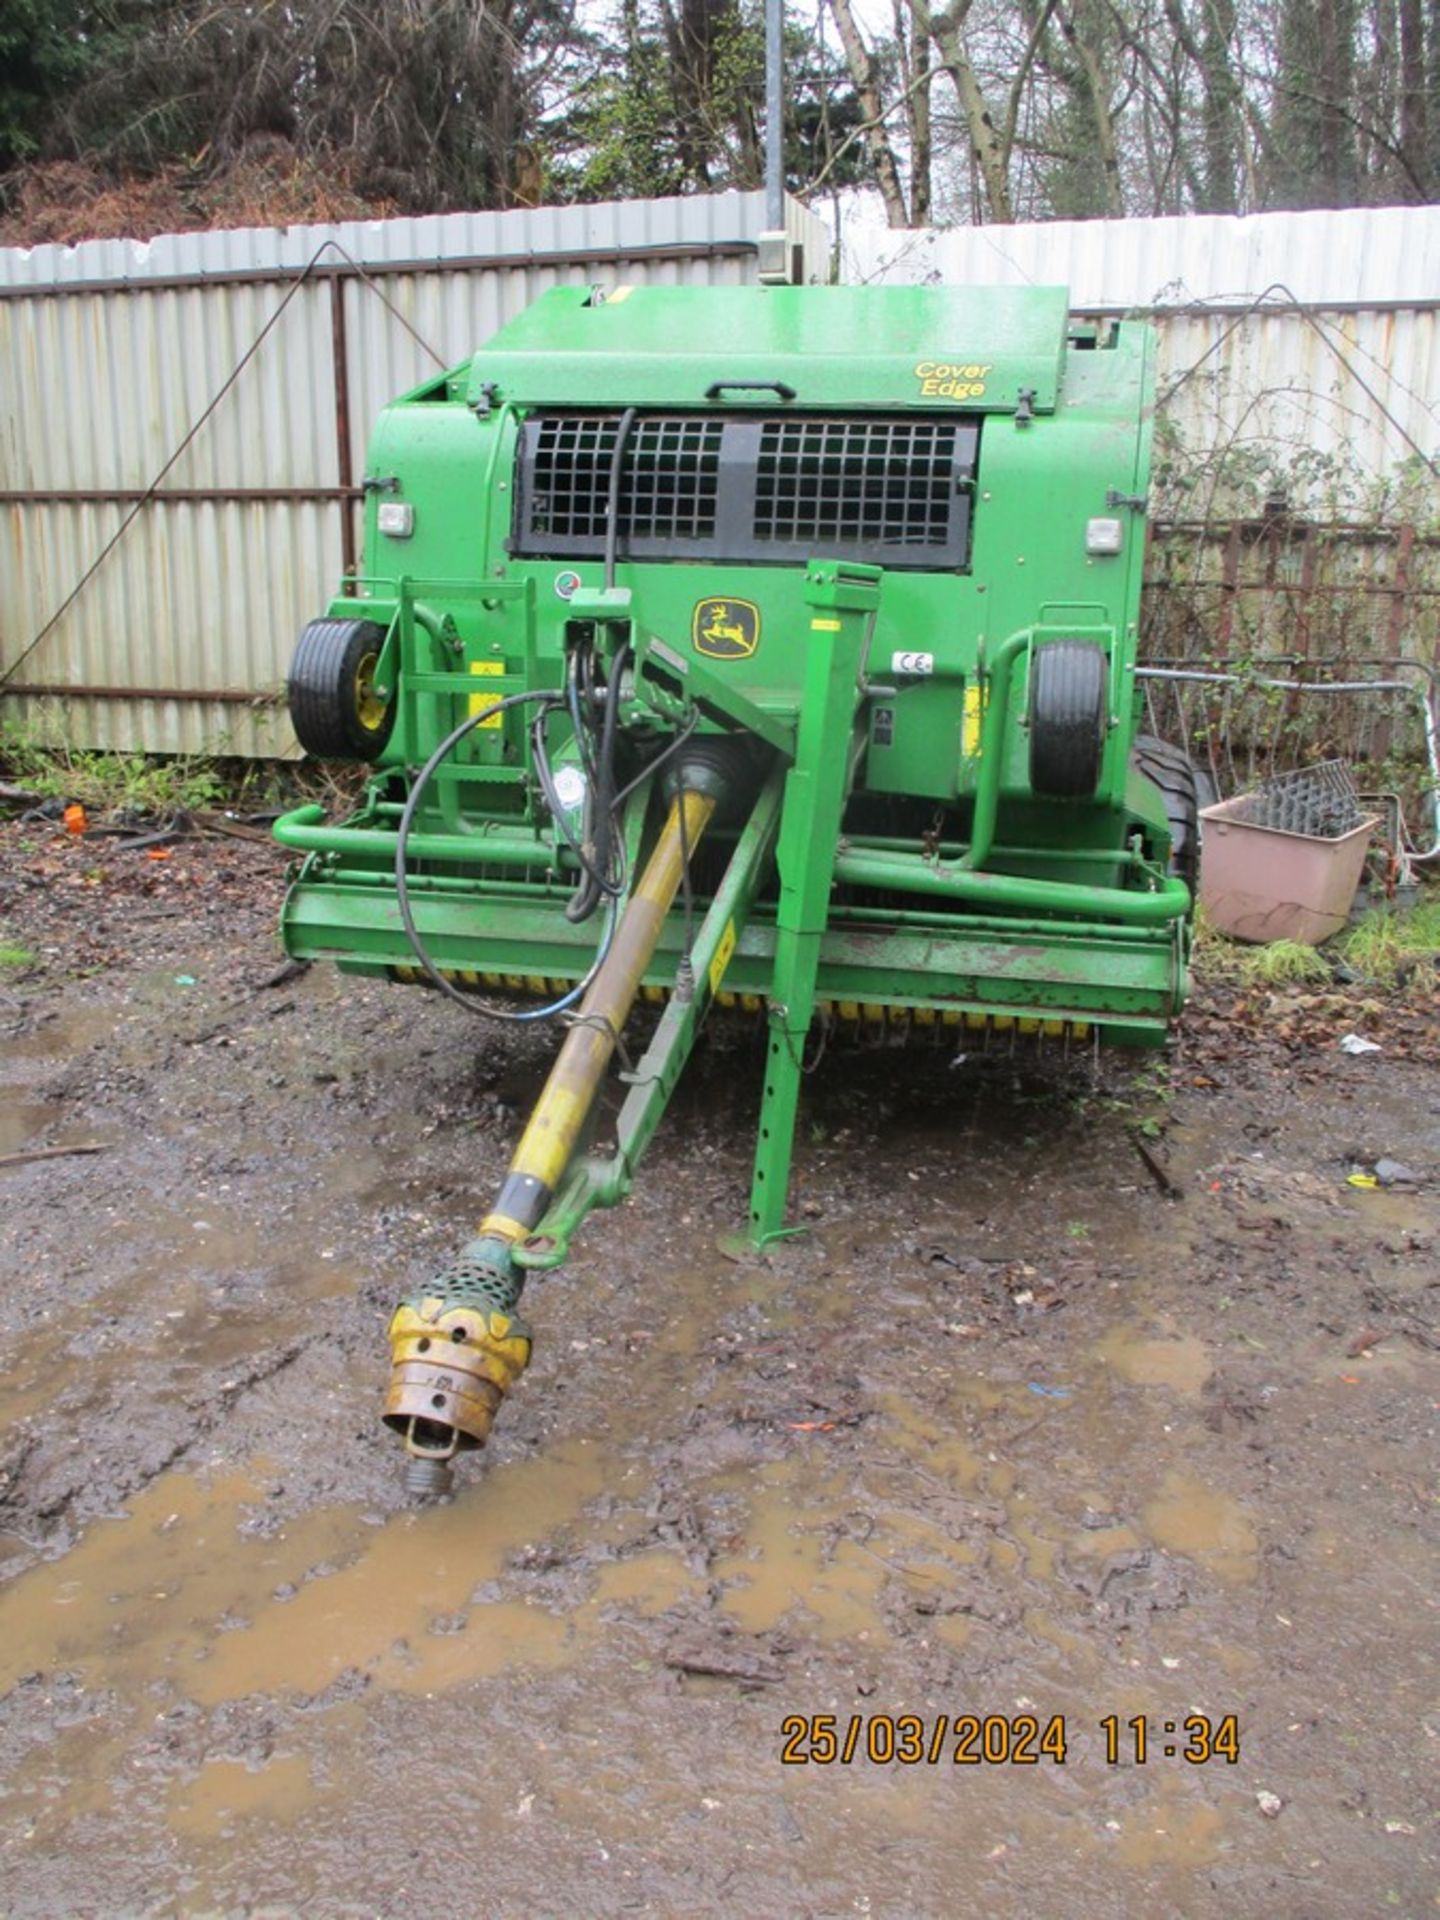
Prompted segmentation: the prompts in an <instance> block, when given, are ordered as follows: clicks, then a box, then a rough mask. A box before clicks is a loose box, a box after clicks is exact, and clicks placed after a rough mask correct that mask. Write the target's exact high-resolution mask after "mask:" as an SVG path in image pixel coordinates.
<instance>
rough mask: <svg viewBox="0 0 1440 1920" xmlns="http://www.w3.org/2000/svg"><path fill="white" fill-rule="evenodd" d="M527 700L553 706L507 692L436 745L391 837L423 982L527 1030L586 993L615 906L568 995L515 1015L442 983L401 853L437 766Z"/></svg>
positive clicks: (608, 937)
mask: <svg viewBox="0 0 1440 1920" xmlns="http://www.w3.org/2000/svg"><path fill="white" fill-rule="evenodd" d="M532 700H544V701H546V702H549V703H551V704H553V703H554V700H555V695H554V692H553V691H552V690H551V689H550V688H548V687H536V688H528V689H526V690H525V691H523V692H520V693H507V694H506V695H505V696H504V698H503V699H501V700H494V701H492V702H491V703H490V704H489V706H485V707H481V708H480V710H479V712H478V713H472V714H469V715H467V717H466V718H465V719H464V720H462V721H461V722H460V725H459V726H458V727H456V728H454V729H453V731H452V732H450V733H447V734H446V736H445V738H444V739H443V740H442V741H441V742H440V744H439V746H438V747H436V749H435V751H434V752H433V753H432V754H431V756H430V758H429V759H428V760H427V761H426V762H425V764H424V766H423V767H422V768H421V769H420V771H419V773H417V774H416V776H415V779H414V783H413V784H412V786H411V788H410V796H409V798H408V799H407V800H406V802H405V810H404V812H403V813H402V814H401V816H400V826H399V830H398V832H397V834H396V838H395V895H396V899H397V900H398V902H399V905H400V924H401V926H402V927H404V929H405V938H406V939H407V940H408V941H409V943H410V949H411V951H412V953H413V954H414V955H415V958H416V959H417V960H418V961H419V962H420V965H421V967H422V968H423V969H424V972H425V976H426V978H427V979H428V980H429V981H430V983H431V985H432V986H436V987H438V988H439V989H440V991H441V992H442V993H444V994H447V995H448V996H449V997H450V999H452V1000H454V1001H456V1002H457V1003H458V1004H459V1005H460V1006H462V1007H464V1008H465V1010H466V1011H467V1012H468V1013H473V1014H476V1015H478V1016H479V1017H480V1018H482V1019H489V1020H508V1021H510V1022H512V1023H513V1024H515V1025H518V1026H529V1025H532V1024H533V1023H534V1022H535V1021H537V1020H550V1019H553V1018H554V1016H555V1015H556V1014H559V1013H563V1012H564V1011H565V1010H566V1008H567V1007H573V1006H574V1004H575V1002H576V1001H577V1000H578V999H580V997H581V996H582V995H583V994H584V993H585V991H586V990H587V988H588V987H589V986H590V984H591V982H592V981H593V980H594V978H595V976H596V974H597V973H599V971H600V969H601V967H602V966H603V965H604V964H605V958H606V956H607V954H608V953H609V951H610V945H611V942H612V941H613V940H614V938H615V926H616V921H617V919H618V917H619V907H618V904H617V902H616V901H614V900H611V902H610V912H609V916H608V918H607V920H606V923H605V931H604V933H603V934H602V935H601V939H600V947H599V951H598V952H597V953H596V955H595V959H594V962H593V963H592V965H591V967H590V970H589V972H588V973H587V974H586V975H585V977H584V979H583V980H581V981H579V982H577V984H576V985H575V986H573V987H572V988H571V989H570V991H569V992H568V993H567V994H565V995H563V996H562V997H561V998H560V999H559V1000H554V1001H552V1002H551V1003H550V1004H549V1005H548V1006H544V1007H529V1008H526V1009H525V1010H524V1011H523V1012H520V1013H514V1012H511V1011H510V1010H509V1009H507V1008H504V1007H496V1006H492V1005H491V1004H490V1003H489V1002H488V1001H486V1000H477V999H476V998H475V997H474V995H472V994H468V993H461V991H460V989H459V988H458V987H456V986H455V985H454V984H453V983H452V982H451V981H449V980H447V979H446V978H445V976H444V974H443V973H441V971H440V969H439V968H438V967H437V966H436V965H435V962H434V961H433V960H432V959H431V957H430V955H429V953H428V952H427V951H426V949H425V945H424V942H423V941H422V940H421V938H420V934H419V930H418V929H417V927H416V925H415V915H414V912H413V910H412V908H411V905H410V888H409V883H408V882H407V880H406V877H405V849H406V846H407V844H408V842H409V839H410V829H411V827H412V826H413V825H414V821H415V815H416V812H417V810H418V809H419V805H420V801H421V798H422V796H423V795H424V792H425V789H426V788H427V787H428V786H429V784H430V782H431V780H432V779H433V778H434V775H435V769H436V768H437V767H438V766H439V765H440V762H441V761H442V760H444V759H445V757H446V756H447V755H448V754H449V753H451V752H453V751H454V749H455V748H456V747H457V746H458V745H459V743H460V742H461V741H462V740H463V739H464V738H465V736H466V734H467V733H471V732H473V731H474V729H475V728H476V727H478V726H479V725H480V724H481V722H482V721H485V720H489V719H491V718H493V717H494V715H495V714H497V713H503V712H505V710H506V709H507V708H509V707H518V706H521V705H523V704H524V703H526V702H528V701H532Z"/></svg>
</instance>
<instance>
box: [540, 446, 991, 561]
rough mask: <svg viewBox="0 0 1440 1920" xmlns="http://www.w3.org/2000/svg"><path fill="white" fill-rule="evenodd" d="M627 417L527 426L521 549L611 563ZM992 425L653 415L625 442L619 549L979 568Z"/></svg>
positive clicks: (667, 555)
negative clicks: (616, 467) (978, 484)
mask: <svg viewBox="0 0 1440 1920" xmlns="http://www.w3.org/2000/svg"><path fill="white" fill-rule="evenodd" d="M619 430H620V415H619V413H618V412H606V413H580V412H575V413H540V414H535V415H532V416H531V418H530V419H528V420H526V421H525V422H524V424H523V425H522V427H521V430H520V450H519V451H520V460H519V486H518V488H517V492H516V507H515V522H514V529H513V535H512V539H511V543H510V544H511V550H512V551H513V552H515V553H518V554H531V555H543V556H545V557H548V558H556V559H561V558H566V559H569V558H573V559H598V558H599V557H600V555H601V553H602V552H603V551H604V545H605V514H606V505H607V501H608V497H609V490H610V462H611V459H612V458H613V456H614V452H615V439H616V435H617V434H618V432H619ZM979 446H980V423H979V421H978V420H975V419H973V418H967V417H966V416H965V415H963V414H959V415H953V416H949V417H944V418H936V417H933V416H928V415H927V416H918V417H917V416H915V415H900V416H894V415H892V416H890V417H888V418H886V417H885V416H883V415H860V416H855V415H850V416H840V415H823V414H818V415H817V414H809V415H794V414H791V415H785V416H783V417H782V416H777V415H775V414H773V413H768V412H766V413H762V412H760V411H759V410H758V409H756V410H755V411H753V412H752V411H748V410H736V411H735V412H732V413H708V414H671V415H664V414H650V415H640V416H639V417H638V418H637V419H636V420H635V422H634V424H633V425H632V427H631V430H630V434H629V437H628V438H627V440H626V443H625V453H624V458H623V462H622V470H621V484H620V511H619V516H618V519H619V551H620V553H621V554H622V555H629V556H631V557H632V558H635V559H647V560H648V559H662V560H672V559H673V560H685V559H709V560H749V561H761V562H764V561H770V562H777V561H794V560H806V559H809V558H811V557H833V558H836V559H853V560H868V561H873V562H875V563H877V564H879V565H883V566H891V567H930V568H960V569H963V568H965V567H967V566H968V565H969V563H970V520H971V493H972V491H973V485H974V479H975V469H976V462H977V459H978V457H979Z"/></svg>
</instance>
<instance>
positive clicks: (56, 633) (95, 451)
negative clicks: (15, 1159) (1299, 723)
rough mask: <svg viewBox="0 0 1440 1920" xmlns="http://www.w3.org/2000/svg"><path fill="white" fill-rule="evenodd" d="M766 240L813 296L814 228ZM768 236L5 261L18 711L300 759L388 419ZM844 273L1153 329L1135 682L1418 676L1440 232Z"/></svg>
mask: <svg viewBox="0 0 1440 1920" xmlns="http://www.w3.org/2000/svg"><path fill="white" fill-rule="evenodd" d="M788 218H789V221H790V225H791V233H792V238H793V239H794V240H795V242H796V243H797V244H799V245H800V246H801V247H802V249H803V251H804V259H805V271H806V276H807V277H809V278H823V277H825V274H826V271H827V266H828V247H829V235H828V233H827V231H826V229H825V228H824V227H823V226H822V225H821V224H820V222H819V221H818V220H816V219H814V218H813V217H812V216H810V215H809V214H807V213H805V212H804V211H803V210H802V209H799V208H797V207H792V208H791V209H790V212H789V215H788ZM762 226H763V202H762V196H761V195H759V194H722V195H716V196H714V197H709V198H693V199H685V200H671V201H649V202H633V203H629V204H626V205H619V206H603V207H577V208H565V209H546V210H540V211H536V212H516V213H504V214H464V215H448V216H439V217H435V218H430V219H421V220H394V221H384V222H374V223H360V224H353V225H346V226H336V227H309V228H294V229H290V230H288V231H286V232H283V233H281V232H275V231H270V230H247V231H238V232H222V233H207V234H184V235H178V236H172V237H169V238H166V239H162V240H157V241H155V242H153V243H151V244H149V245H138V244H134V243H128V242H91V243H88V244H86V245H84V246H81V247H76V248H68V249H67V248H56V247H39V248H35V249H33V250H29V251H9V252H0V506H3V507H4V526H5V540H4V543H3V545H0V674H3V673H5V672H7V671H11V673H12V677H11V679H10V682H9V687H8V688H7V694H8V695H11V696H15V697H13V698H7V703H6V704H7V711H12V712H16V713H18V714H20V715H21V716H25V717H29V718H32V719H33V718H35V717H36V716H40V717H41V718H42V719H43V718H44V716H46V715H47V714H52V715H53V714H55V713H57V712H58V710H59V703H60V702H63V724H64V728H65V732H66V735H67V737H68V738H69V739H70V740H72V741H73V742H75V743H77V744H82V745H83V744H89V745H101V746H108V747H116V748H137V747H143V748H146V749H149V750H151V751H162V752H187V751H199V750H209V751H215V750H225V751H229V752H233V753H236V754H243V755H268V754H285V753H288V752H290V751H292V750H293V740H292V737H291V735H290V731H289V728H288V726H287V725H286V723H285V719H284V715H283V712H282V711H281V710H280V709H279V707H278V706H277V704H276V698H275V696H276V694H277V692H278V690H279V687H280V684H281V682H282V680H283V677H284V673H285V668H286V664H287V662H288V659H289V655H290V650H291V647H292V644H293V640H294V636H295V633H296V632H297V630H298V628H299V626H300V625H301V624H302V623H303V621H304V620H305V619H307V618H308V617H310V615H311V614H313V613H314V611H315V610H316V608H317V607H320V606H321V605H323V603H324V602H325V600H326V599H327V598H328V596H329V594H330V592H331V590H332V588H333V586H334V584H335V582H336V580H337V579H338V577H339V575H340V572H341V569H342V566H343V565H344V564H345V563H346V562H347V561H348V559H349V558H350V556H351V554H352V552H353V541H354V538H355V532H356V527H357V523H358V517H359V516H358V500H359V494H358V490H357V489H358V481H359V480H360V478H361V477H362V475H363V472H364V465H363V463H364V449H365V442H366V438H367V435H368V433H369V431H370V427H371V424H372V423H373V421H374V418H375V416H376V414H377V413H378V412H379V410H380V408H381V407H382V406H383V405H384V404H385V403H386V402H387V401H388V400H390V399H391V398H393V397H394V396H395V395H396V394H397V393H401V392H403V391H404V390H405V389H406V388H407V387H409V386H412V385H414V384H415V383H416V382H417V381H418V380H420V379H421V378H423V377H424V376H425V374H426V373H427V372H429V371H430V370H431V369H432V368H433V367H434V366H436V365H437V364H453V363H454V362H455V361H457V360H460V359H462V358H464V356H465V355H466V354H467V353H469V352H470V351H471V350H472V349H473V348H474V347H475V346H476V345H478V344H479V343H480V342H482V341H483V340H484V339H485V338H486V337H488V335H489V334H490V333H492V332H493V331H494V330H495V329H496V328H497V327H498V326H500V325H501V324H503V322H505V321H506V320H508V319H510V318H511V317H512V316H513V315H514V314H516V313H517V312H519V310H520V309H521V308H522V307H523V306H525V305H526V304H527V303H528V302H529V301H530V300H532V299H534V298H535V296H536V295H537V294H539V293H541V292H543V291H545V290H546V289H547V288H549V287H551V286H555V285H558V284H562V283H566V282H569V283H577V282H578V283H581V284H583V283H585V282H588V281H592V280H596V281H605V280H610V279H614V278H616V277H617V276H619V275H620V274H622V273H623V275H624V277H625V278H626V279H630V280H639V281H647V282H675V281H678V280H686V281H690V282H699V283H702V284H717V283H732V282H736V281H742V280H746V279H748V278H749V277H750V276H751V275H752V273H753V271H754V266H753V255H754V249H755V238H756V235H757V234H758V232H759V231H760V229H761V227H762ZM842 271H843V274H844V277H845V278H847V279H850V280H870V281H873V280H885V281H914V282H924V281H948V282H954V283H980V284H983V283H986V282H994V283H998V284H1015V283H1021V284H1024V283H1032V282H1043V283H1049V284H1068V285H1069V287H1070V289H1071V301H1072V305H1073V306H1074V308H1075V309H1076V310H1077V311H1078V312H1081V313H1088V314H1094V315H1099V316H1102V317H1103V316H1108V315H1117V314H1125V313H1143V314H1145V315H1147V316H1149V317H1151V318H1153V319H1154V320H1155V322H1156V324H1157V325H1158V328H1159V332H1160V391H1161V402H1160V408H1159V414H1158V420H1157V460H1156V485H1155V489H1154V493H1153V496H1152V531H1153V533H1154V535H1155V538H1154V539H1153V540H1152V546H1151V565H1150V587H1151V591H1150V593H1149V594H1148V596H1147V601H1146V608H1147V613H1146V623H1147V636H1146V641H1147V647H1148V650H1149V652H1150V654H1151V656H1152V658H1160V659H1165V660H1168V661H1171V662H1175V661H1191V662H1195V661H1201V660H1204V661H1207V662H1213V661H1238V660H1243V659H1253V658H1262V657H1274V656H1276V655H1278V654H1286V655H1300V656H1301V657H1309V658H1310V659H1312V660H1314V661H1315V662H1317V663H1318V662H1321V661H1327V660H1339V659H1342V658H1343V659H1345V660H1347V661H1353V662H1358V661H1360V660H1362V659H1370V660H1375V661H1391V660H1395V659H1399V658H1408V659H1411V660H1420V661H1424V662H1426V663H1433V662H1434V660H1435V654H1436V645H1437V625H1440V488H1437V482H1436V465H1435V463H1436V460H1437V458H1440V208H1433V207H1429V208H1391V209H1380V210H1366V211H1355V212H1346V213H1303V214H1263V215H1258V216H1254V217H1251V218H1248V219H1243V220H1242V219H1220V218H1186V219H1165V220H1128V221H1084V222H1061V223H1054V224H1048V225H1043V226H1028V227H1027V226H1020V227H977V228H961V229H955V230H951V231H947V232H944V233H934V232H922V233H894V232H891V231H889V230H887V229H884V228H865V227H857V228H853V229H851V230H850V231H849V232H847V234H846V236H845V245H844V249H843V269H842ZM257 340H258V341H259V345H258V347H257V346H256V345H255V343H256V342H257ZM252 349H253V352H251V350H252ZM247 354H249V355H250V357H249V358H248V359H246V356H247ZM242 362H243V365H242ZM237 367H239V368H240V371H239V373H238V375H236V369H237ZM232 376H234V379H233V385H230V384H227V383H228V382H230V381H231V378H232ZM217 396H222V397H220V399H219V404H218V405H214V403H215V402H216V398H217ZM212 406H213V409H214V410H213V412H210V413H208V415H207V409H210V408H211V407H212ZM202 419H203V425H201V426H200V428H199V431H198V432H193V437H191V436H192V430H193V429H194V428H195V426H196V423H197V422H199V421H201V420H202ZM157 476H158V479H157ZM122 528H123V529H124V531H123V533H121V529H122ZM117 533H119V534H121V537H120V538H119V539H118V540H117V539H116V535H117ZM112 542H114V544H113V546H112V545H111V543H112ZM97 561H98V562H99V565H98V567H97V565H96V562H97ZM92 569H93V572H92ZM77 588H78V591H77ZM72 596H73V598H72ZM57 614H58V616H59V617H58V618H57V617H56V616H57ZM37 635H43V638H41V640H40V643H39V645H38V646H35V647H34V649H33V651H30V652H28V653H27V651H26V650H27V648H30V646H31V643H32V642H33V641H34V640H35V638H36V636H37ZM22 656H23V658H22ZM17 662H18V663H19V664H18V667H17V664H16V663H17ZM17 688H19V689H21V690H22V692H21V693H20V694H19V695H18V696H16V695H15V690H16V689H17Z"/></svg>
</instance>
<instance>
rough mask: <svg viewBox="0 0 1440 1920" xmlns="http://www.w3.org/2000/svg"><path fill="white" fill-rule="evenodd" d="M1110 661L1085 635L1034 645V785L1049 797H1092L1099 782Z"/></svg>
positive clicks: (1031, 685) (1032, 700) (1069, 798)
mask: <svg viewBox="0 0 1440 1920" xmlns="http://www.w3.org/2000/svg"><path fill="white" fill-rule="evenodd" d="M1109 668H1110V662H1109V660H1108V658H1107V656H1106V653H1105V649H1104V648H1103V647H1097V646H1095V645H1093V644H1092V643H1091V642H1089V641H1087V640H1056V641H1054V642H1052V643H1051V644H1049V645H1048V646H1041V647H1037V648H1036V649H1035V655H1034V661H1033V664H1032V666H1031V668H1030V786H1031V788H1032V790H1033V791H1034V792H1035V793H1036V794H1038V795H1039V796H1040V797H1041V798H1042V799H1045V800H1088V799H1089V797H1090V795H1091V794H1093V793H1094V791H1095V789H1096V787H1097V786H1098V785H1099V783H1100V762H1101V758H1102V756H1103V754H1104V751H1105V708H1106V681H1107V679H1108V677H1109Z"/></svg>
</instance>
